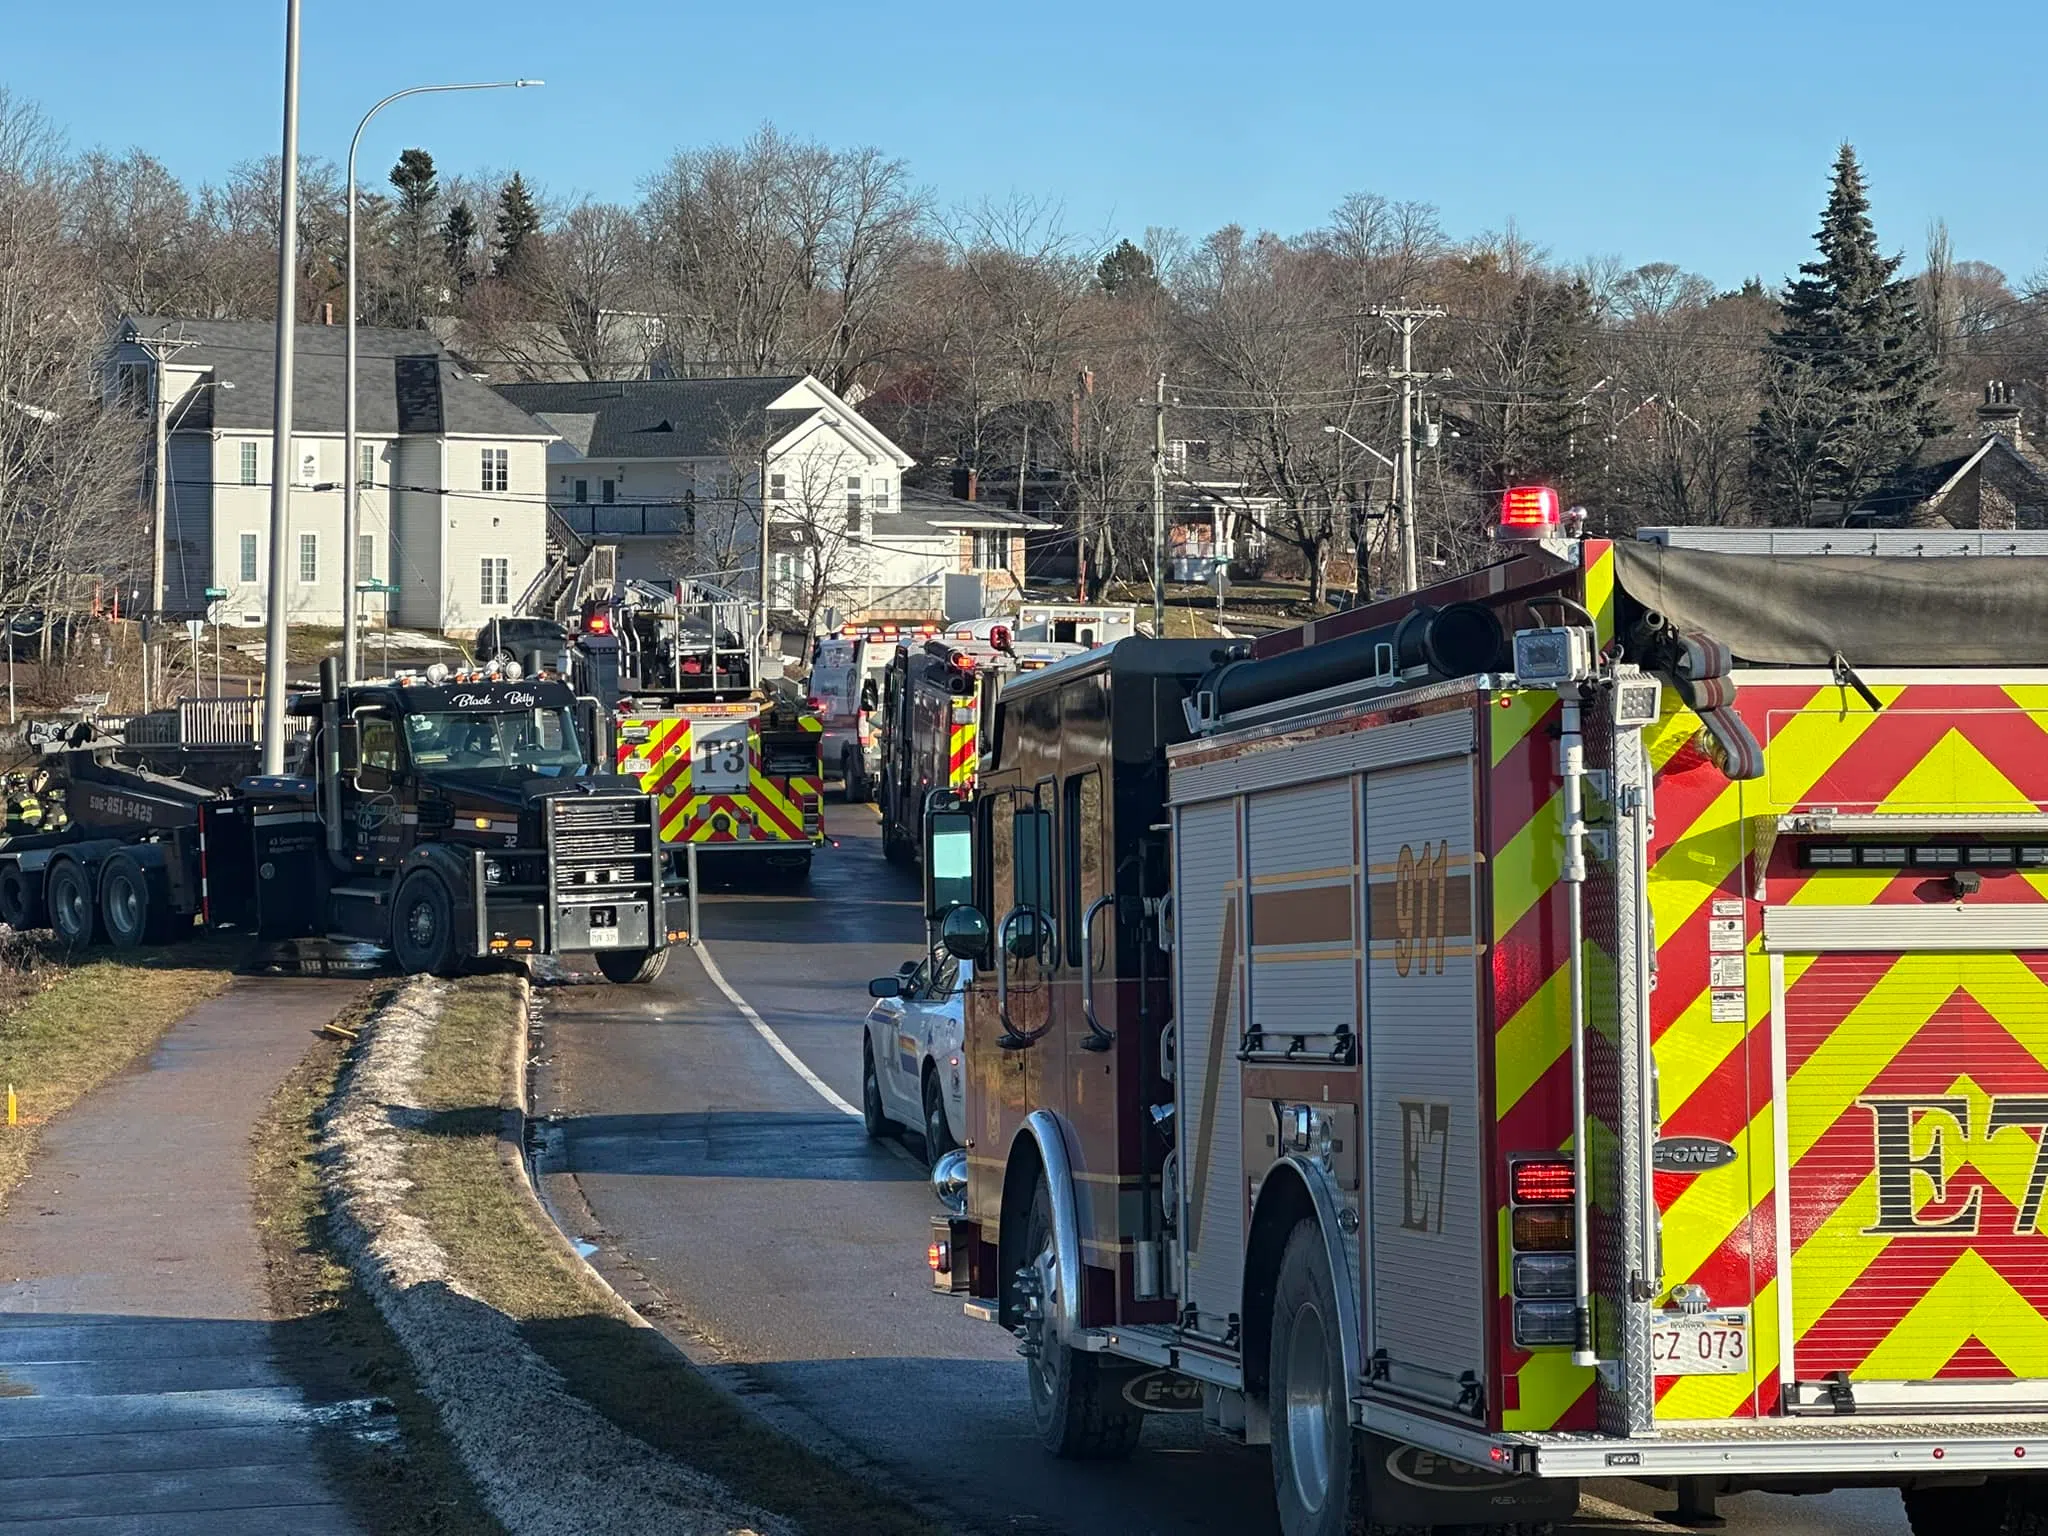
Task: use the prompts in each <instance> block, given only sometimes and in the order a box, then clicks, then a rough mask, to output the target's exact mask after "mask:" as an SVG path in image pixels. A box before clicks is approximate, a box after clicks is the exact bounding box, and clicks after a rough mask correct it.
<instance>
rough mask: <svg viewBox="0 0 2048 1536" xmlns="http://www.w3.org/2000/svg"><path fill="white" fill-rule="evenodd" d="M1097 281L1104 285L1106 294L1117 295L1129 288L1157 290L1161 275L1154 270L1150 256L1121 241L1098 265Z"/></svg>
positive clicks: (1103, 288)
mask: <svg viewBox="0 0 2048 1536" xmlns="http://www.w3.org/2000/svg"><path fill="white" fill-rule="evenodd" d="M1095 280H1096V281H1097V282H1099V283H1100V284H1102V291H1103V292H1104V293H1108V294H1116V293H1121V292H1123V291H1124V290H1125V289H1127V288H1128V289H1131V290H1133V291H1141V290H1145V289H1150V288H1156V287H1157V286H1158V285H1159V274H1158V273H1157V272H1155V271H1154V270H1153V267H1152V258H1151V257H1150V256H1148V255H1146V254H1145V253H1144V252H1143V251H1142V250H1140V249H1139V248H1138V247H1137V246H1135V245H1133V244H1131V242H1130V241H1128V240H1119V241H1118V242H1117V244H1116V249H1115V250H1113V251H1111V252H1110V253H1109V254H1108V255H1107V256H1104V257H1103V258H1102V260H1101V261H1100V262H1099V263H1097V265H1096V268H1095Z"/></svg>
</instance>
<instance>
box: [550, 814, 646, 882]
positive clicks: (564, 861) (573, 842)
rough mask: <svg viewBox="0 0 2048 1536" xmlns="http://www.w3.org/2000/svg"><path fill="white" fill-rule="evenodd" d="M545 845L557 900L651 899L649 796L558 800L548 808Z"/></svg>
mask: <svg viewBox="0 0 2048 1536" xmlns="http://www.w3.org/2000/svg"><path fill="white" fill-rule="evenodd" d="M548 841H549V848H550V853H551V855H552V858H551V864H552V875H553V884H554V888H555V896H556V899H557V900H558V901H560V902H565V903H568V904H570V905H590V904H593V903H597V902H613V901H618V900H621V899H632V900H648V899H650V898H651V895H652V893H653V890H654V882H655V867H656V866H655V860H656V855H657V851H658V849H659V846H660V845H659V842H658V840H657V834H656V831H655V821H654V801H653V799H652V798H651V797H649V796H647V795H613V796H603V797H600V796H591V795H576V796H567V795H565V796H561V797H559V798H557V799H555V800H553V801H552V802H551V803H550V805H549V808H548Z"/></svg>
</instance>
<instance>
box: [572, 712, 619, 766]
mask: <svg viewBox="0 0 2048 1536" xmlns="http://www.w3.org/2000/svg"><path fill="white" fill-rule="evenodd" d="M576 734H577V735H579V736H581V737H582V738H583V760H584V761H585V762H586V763H588V764H589V765H590V771H591V772H592V773H610V772H611V771H612V744H611V741H610V739H609V737H608V734H607V732H606V731H605V713H604V706H603V705H602V704H600V703H599V702H598V701H597V700H596V699H593V698H590V697H589V696H588V695H585V696H582V697H579V698H578V699H577V700H576Z"/></svg>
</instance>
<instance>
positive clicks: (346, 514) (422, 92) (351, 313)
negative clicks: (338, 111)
mask: <svg viewBox="0 0 2048 1536" xmlns="http://www.w3.org/2000/svg"><path fill="white" fill-rule="evenodd" d="M545 84H547V82H546V81H545V80H478V81H471V82H468V83H465V84H459V85H412V86H407V87H406V88H405V89H404V90H402V91H393V92H392V93H391V94H390V95H389V96H386V97H385V98H384V99H383V100H382V101H380V102H378V103H377V104H376V105H375V106H374V107H372V108H370V110H369V111H367V112H365V113H364V114H363V120H362V121H361V122H359V123H357V124H356V131H355V134H354V136H353V137H352V138H350V139H349V141H348V277H347V288H348V291H347V294H346V296H345V300H344V302H345V303H346V305H347V308H348V315H347V320H346V323H345V325H344V331H345V335H344V337H343V341H342V349H343V351H344V353H345V354H346V355H345V357H344V359H343V361H342V374H343V395H344V402H345V403H344V404H343V406H342V448H341V454H342V466H341V468H342V484H343V486H344V487H345V488H346V489H345V490H344V491H343V494H342V498H341V590H342V592H343V594H344V597H343V601H342V615H341V675H342V680H343V681H344V682H350V683H352V682H355V681H356V679H357V672H356V521H357V519H356V498H357V497H358V496H359V495H360V494H361V492H362V471H361V469H360V467H359V466H358V465H357V463H356V150H357V148H358V147H359V146H360V145H361V143H362V141H363V130H364V129H366V128H368V127H369V126H370V119H371V118H373V117H375V116H376V115H377V114H378V113H379V112H382V111H383V110H384V109H385V108H386V107H388V106H390V105H391V103H393V102H394V101H397V100H399V99H401V98H402V97H406V96H426V95H435V94H439V93H441V92H444V91H511V90H524V89H525V88H526V87H527V86H530V85H545Z"/></svg>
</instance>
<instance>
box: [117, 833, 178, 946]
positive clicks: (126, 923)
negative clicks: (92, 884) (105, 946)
mask: <svg viewBox="0 0 2048 1536" xmlns="http://www.w3.org/2000/svg"><path fill="white" fill-rule="evenodd" d="M165 905H166V903H165V900H164V893H163V892H162V891H160V890H159V889H157V888H156V887H155V886H154V885H153V884H152V883H151V881H150V878H149V872H148V871H147V870H145V869H144V868H143V867H142V866H141V864H139V863H137V862H136V859H135V856H134V855H133V854H131V853H117V854H115V855H114V856H113V857H112V858H110V859H108V860H107V862H106V864H105V866H104V867H103V868H102V869H101V870H100V921H101V922H102V923H103V924H104V925H105V926H106V930H107V938H108V940H109V941H110V942H111V943H112V944H113V946H114V948H116V949H137V948H140V947H141V946H142V945H144V944H161V943H162V942H163V938H164V930H165V928H166V926H167V924H166V921H165V920H166V918H167V917H168V916H169V914H168V913H167V912H166V911H165V910H164V908H165Z"/></svg>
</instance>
